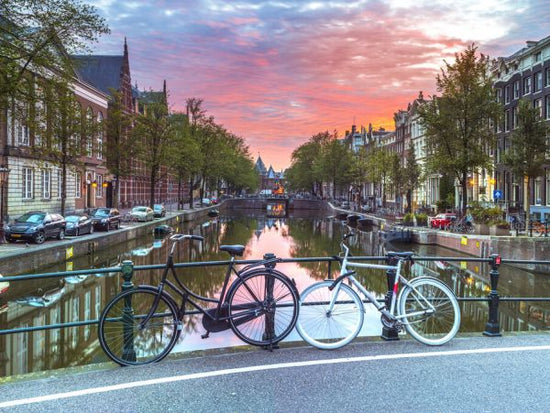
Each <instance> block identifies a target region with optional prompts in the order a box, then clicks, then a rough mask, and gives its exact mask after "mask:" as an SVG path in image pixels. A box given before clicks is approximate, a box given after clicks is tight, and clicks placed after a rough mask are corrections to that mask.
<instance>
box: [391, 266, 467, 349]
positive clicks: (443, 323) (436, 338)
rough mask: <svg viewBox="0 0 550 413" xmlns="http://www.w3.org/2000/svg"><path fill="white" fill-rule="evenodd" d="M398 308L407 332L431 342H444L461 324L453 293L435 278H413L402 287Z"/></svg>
mask: <svg viewBox="0 0 550 413" xmlns="http://www.w3.org/2000/svg"><path fill="white" fill-rule="evenodd" d="M428 303H429V304H431V305H432V307H433V310H432V309H431V308H430V306H429V305H428ZM397 308H398V311H399V314H400V316H402V317H403V318H402V320H401V321H402V322H403V324H404V325H405V329H406V330H407V332H408V333H409V334H410V335H411V336H412V337H413V338H415V339H416V340H418V341H420V342H421V343H424V344H427V345H430V346H440V345H442V344H445V343H446V342H448V341H449V340H451V339H452V338H453V337H454V336H455V335H456V333H457V332H458V329H459V327H460V307H459V305H458V301H457V299H456V297H455V295H454V293H453V292H452V291H451V290H450V289H449V287H447V286H446V285H445V284H444V283H442V282H441V281H439V280H437V279H435V278H430V277H420V278H417V279H413V280H412V281H411V282H410V284H409V285H408V286H406V287H405V288H404V289H403V290H402V291H401V294H400V295H399V298H398V301H397Z"/></svg>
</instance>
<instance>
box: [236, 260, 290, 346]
mask: <svg viewBox="0 0 550 413" xmlns="http://www.w3.org/2000/svg"><path fill="white" fill-rule="evenodd" d="M265 276H268V277H271V278H272V279H273V280H275V281H278V282H280V283H281V285H283V286H284V287H285V288H286V289H287V291H288V293H289V294H290V295H291V304H285V305H284V306H281V308H288V307H289V306H290V305H291V306H292V308H291V311H290V312H291V314H290V321H289V322H286V323H285V326H284V328H282V330H281V331H280V332H277V331H275V334H276V336H274V337H269V336H267V337H262V338H258V337H251V334H250V335H247V334H246V333H245V332H244V331H243V330H244V328H242V327H241V326H242V325H243V324H246V325H249V321H253V320H254V322H257V323H258V324H260V325H261V326H262V325H263V327H264V332H265V327H266V326H265V325H266V320H263V319H262V318H260V317H262V316H263V315H264V314H261V315H260V314H259V313H258V314H255V315H254V316H253V317H251V318H250V319H249V317H250V316H247V317H244V316H241V317H239V314H243V312H242V310H243V308H242V306H243V305H245V306H249V305H250V304H240V303H238V302H236V296H237V295H238V294H243V293H239V292H240V291H242V290H241V289H240V287H241V286H244V285H245V284H247V283H248V284H247V285H248V286H249V287H250V284H252V279H253V278H254V277H265ZM258 281H261V280H260V279H258ZM285 294H286V293H285ZM298 301H299V294H298V290H297V289H296V287H295V285H294V284H293V282H292V280H291V279H290V278H288V277H287V276H286V275H284V274H282V273H280V272H278V271H268V270H255V271H251V272H250V273H248V274H245V275H244V277H242V278H238V279H237V280H235V282H234V284H233V285H232V286H231V287H230V290H229V292H228V294H227V303H228V314H229V324H230V326H231V329H232V330H233V333H235V335H236V336H237V337H239V338H240V339H241V340H242V341H244V342H245V343H247V344H250V345H253V346H269V345H273V344H276V343H278V342H280V341H281V340H284V339H285V337H287V336H288V335H289V334H290V332H291V331H292V330H293V329H294V327H295V325H296V320H297V319H298V308H299V306H298ZM253 305H256V307H257V308H258V311H260V310H259V308H260V303H259V302H256V303H253ZM276 308H277V305H276V307H275V309H276ZM249 310H250V309H247V313H248V312H250V311H249ZM278 313H281V311H279V312H278ZM286 313H288V311H287V312H286ZM283 314H285V313H283ZM284 317H285V316H284V315H281V316H280V317H279V319H281V318H284ZM263 318H265V317H263ZM276 328H277V326H274V329H276Z"/></svg>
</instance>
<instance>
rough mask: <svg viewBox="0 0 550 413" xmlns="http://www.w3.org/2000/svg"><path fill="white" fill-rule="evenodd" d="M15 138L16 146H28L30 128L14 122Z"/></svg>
mask: <svg viewBox="0 0 550 413" xmlns="http://www.w3.org/2000/svg"><path fill="white" fill-rule="evenodd" d="M15 136H16V137H17V145H18V146H29V143H30V139H29V137H30V128H29V126H28V125H27V124H25V123H21V122H19V121H16V122H15Z"/></svg>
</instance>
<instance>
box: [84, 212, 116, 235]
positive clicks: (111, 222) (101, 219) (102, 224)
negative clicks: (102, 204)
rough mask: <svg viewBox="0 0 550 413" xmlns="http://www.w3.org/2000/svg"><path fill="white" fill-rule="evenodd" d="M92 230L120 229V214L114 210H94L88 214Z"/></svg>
mask: <svg viewBox="0 0 550 413" xmlns="http://www.w3.org/2000/svg"><path fill="white" fill-rule="evenodd" d="M90 218H92V224H93V226H94V229H103V230H105V231H109V230H110V229H119V228H120V212H118V209H116V208H96V209H94V210H92V212H91V214H90Z"/></svg>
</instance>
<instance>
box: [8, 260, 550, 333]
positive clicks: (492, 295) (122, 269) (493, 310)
mask: <svg viewBox="0 0 550 413" xmlns="http://www.w3.org/2000/svg"><path fill="white" fill-rule="evenodd" d="M385 259H386V256H375V257H373V256H357V257H350V258H349V260H352V261H384V260H385ZM258 261H260V260H240V261H236V263H237V264H238V265H248V264H253V263H256V262H258ZM414 261H415V262H423V261H424V262H429V261H445V262H476V263H487V264H489V265H490V267H491V270H490V272H489V278H490V279H489V281H490V286H491V290H490V292H489V294H488V295H487V296H486V297H457V299H458V301H485V302H488V304H489V311H488V320H487V323H486V325H485V330H484V331H483V334H484V335H486V336H489V337H494V336H500V335H501V333H500V323H499V319H498V309H499V302H500V301H539V302H548V301H550V297H511V296H507V297H501V296H499V293H498V282H499V275H500V274H499V267H500V265H502V264H520V265H543V266H550V261H527V260H506V259H502V258H501V257H500V255H498V254H493V255H491V256H490V257H488V258H471V257H468V258H466V257H420V256H419V257H414ZM280 262H281V263H308V262H326V263H327V277H328V278H333V275H332V273H333V269H332V264H333V263H335V262H338V260H337V258H336V257H308V258H283V259H281V260H280ZM228 263H229V261H205V262H186V263H176V264H174V266H175V267H176V268H192V267H209V266H227V265H228ZM164 266H165V265H164V264H155V265H136V266H134V264H133V262H132V261H130V260H126V261H123V262H122V263H121V265H120V266H117V267H108V268H101V269H99V268H94V269H89V270H76V271H61V272H50V273H42V274H23V275H17V276H12V277H3V278H2V281H7V282H19V281H25V280H40V279H46V278H64V277H70V276H78V275H90V274H103V273H105V274H106V273H121V274H122V277H123V279H124V282H123V284H122V289H123V290H124V289H127V288H132V287H133V283H132V278H133V275H134V273H135V272H137V271H149V270H160V269H163V268H164ZM386 275H387V277H388V286H390V285H393V282H391V281H390V277H392V274H391V273H389V272H388V273H387V274H386ZM388 290H391V288H390V287H388ZM390 292H391V291H390ZM194 313H197V312H196V311H189V312H188V314H194ZM98 322H99V320H97V319H95V320H83V321H73V322H68V323H59V324H50V325H41V326H36V327H22V328H13V329H0V335H5V334H17V333H27V332H32V331H40V330H51V329H58V328H69V327H81V326H86V325H96V324H98Z"/></svg>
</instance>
